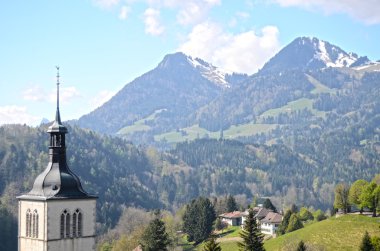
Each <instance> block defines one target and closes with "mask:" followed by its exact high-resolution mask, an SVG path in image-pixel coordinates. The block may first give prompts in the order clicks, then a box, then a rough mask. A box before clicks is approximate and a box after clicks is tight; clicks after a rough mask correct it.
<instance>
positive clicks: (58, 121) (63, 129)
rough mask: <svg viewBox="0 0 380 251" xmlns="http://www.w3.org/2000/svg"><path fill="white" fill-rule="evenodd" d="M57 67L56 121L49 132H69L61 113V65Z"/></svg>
mask: <svg viewBox="0 0 380 251" xmlns="http://www.w3.org/2000/svg"><path fill="white" fill-rule="evenodd" d="M55 68H56V69H57V111H56V113H55V121H54V122H53V124H52V125H51V126H50V127H49V129H48V131H47V132H48V133H51V132H59V133H67V128H66V127H65V126H64V125H62V122H61V114H60V113H59V85H60V82H59V77H60V76H59V66H56V67H55Z"/></svg>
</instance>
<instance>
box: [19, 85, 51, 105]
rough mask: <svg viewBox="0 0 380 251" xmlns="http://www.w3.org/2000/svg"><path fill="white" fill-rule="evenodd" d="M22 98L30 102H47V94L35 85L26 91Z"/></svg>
mask: <svg viewBox="0 0 380 251" xmlns="http://www.w3.org/2000/svg"><path fill="white" fill-rule="evenodd" d="M22 97H23V99H24V100H29V101H44V100H46V93H45V91H44V90H43V89H42V88H41V86H38V85H35V86H32V87H30V88H28V89H26V90H25V91H24V92H23V93H22Z"/></svg>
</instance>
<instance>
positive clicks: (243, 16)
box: [236, 11, 251, 19]
mask: <svg viewBox="0 0 380 251" xmlns="http://www.w3.org/2000/svg"><path fill="white" fill-rule="evenodd" d="M236 16H238V17H239V18H242V19H247V18H249V17H250V16H251V15H250V14H249V13H248V12H244V11H238V12H237V13H236Z"/></svg>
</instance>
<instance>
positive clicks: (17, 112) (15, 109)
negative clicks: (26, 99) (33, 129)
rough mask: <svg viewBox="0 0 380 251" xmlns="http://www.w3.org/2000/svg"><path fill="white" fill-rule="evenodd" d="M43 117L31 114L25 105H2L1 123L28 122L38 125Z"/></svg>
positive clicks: (0, 107)
mask: <svg viewBox="0 0 380 251" xmlns="http://www.w3.org/2000/svg"><path fill="white" fill-rule="evenodd" d="M40 121H41V118H39V117H36V116H33V115H30V114H29V113H28V111H27V109H26V107H24V106H15V105H10V106H0V125H2V124H28V125H38V124H39V122H40Z"/></svg>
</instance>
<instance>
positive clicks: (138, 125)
mask: <svg viewBox="0 0 380 251" xmlns="http://www.w3.org/2000/svg"><path fill="white" fill-rule="evenodd" d="M163 110H164V109H161V110H157V111H155V112H154V113H152V114H151V115H149V116H148V117H145V118H143V119H140V120H138V121H136V122H135V123H133V125H130V126H126V127H123V128H122V129H120V130H119V131H118V132H117V134H119V135H125V134H131V133H134V132H139V131H148V130H150V126H147V125H145V122H146V121H150V120H153V119H154V118H155V117H156V115H157V114H159V113H160V112H162V111H163Z"/></svg>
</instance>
